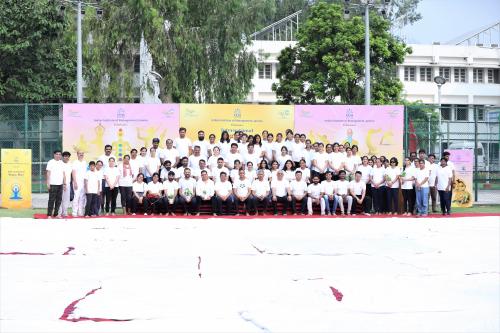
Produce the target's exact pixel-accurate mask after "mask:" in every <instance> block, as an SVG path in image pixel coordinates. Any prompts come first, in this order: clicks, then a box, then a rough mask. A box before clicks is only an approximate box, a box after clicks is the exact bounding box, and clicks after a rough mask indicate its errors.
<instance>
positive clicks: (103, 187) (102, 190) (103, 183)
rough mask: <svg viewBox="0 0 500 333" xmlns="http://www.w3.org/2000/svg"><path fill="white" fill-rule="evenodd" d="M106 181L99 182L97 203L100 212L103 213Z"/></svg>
mask: <svg viewBox="0 0 500 333" xmlns="http://www.w3.org/2000/svg"><path fill="white" fill-rule="evenodd" d="M105 185H106V180H104V179H103V180H102V181H101V199H100V200H99V203H100V204H101V212H104V203H105V202H106V192H105V190H106V186H105Z"/></svg>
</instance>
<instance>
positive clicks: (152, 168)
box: [144, 148, 161, 183]
mask: <svg viewBox="0 0 500 333" xmlns="http://www.w3.org/2000/svg"><path fill="white" fill-rule="evenodd" d="M160 167H161V161H160V158H159V157H158V156H157V155H156V150H155V149H154V148H150V149H149V156H148V157H146V160H145V162H144V176H145V178H146V183H149V182H150V181H152V180H153V174H155V173H158V174H159V172H160Z"/></svg>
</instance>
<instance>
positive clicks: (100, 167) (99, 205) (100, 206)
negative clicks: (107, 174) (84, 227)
mask: <svg viewBox="0 0 500 333" xmlns="http://www.w3.org/2000/svg"><path fill="white" fill-rule="evenodd" d="M95 172H96V173H97V175H98V177H99V179H100V180H101V187H100V189H101V191H100V194H99V198H98V200H97V202H96V204H95V206H94V209H93V210H92V211H93V212H94V214H93V215H99V213H100V212H104V201H105V200H104V185H105V182H106V180H105V179H104V163H102V161H100V160H99V161H97V162H95Z"/></svg>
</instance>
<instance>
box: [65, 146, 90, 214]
mask: <svg viewBox="0 0 500 333" xmlns="http://www.w3.org/2000/svg"><path fill="white" fill-rule="evenodd" d="M76 156H77V157H78V159H77V160H76V161H74V162H73V164H72V166H73V170H72V172H71V178H72V180H73V191H74V196H73V202H72V205H71V208H72V209H71V213H72V214H73V217H78V216H83V215H84V214H85V203H86V196H85V186H84V185H85V184H84V180H85V174H86V172H87V167H88V165H87V162H85V160H84V159H83V157H84V153H83V151H77V152H76ZM94 169H95V162H94Z"/></svg>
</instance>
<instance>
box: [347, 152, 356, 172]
mask: <svg viewBox="0 0 500 333" xmlns="http://www.w3.org/2000/svg"><path fill="white" fill-rule="evenodd" d="M357 166H358V159H357V158H356V157H355V156H350V157H346V158H345V159H344V167H345V170H346V171H347V170H350V172H351V173H354V172H356V169H357ZM347 172H349V171H347Z"/></svg>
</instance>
